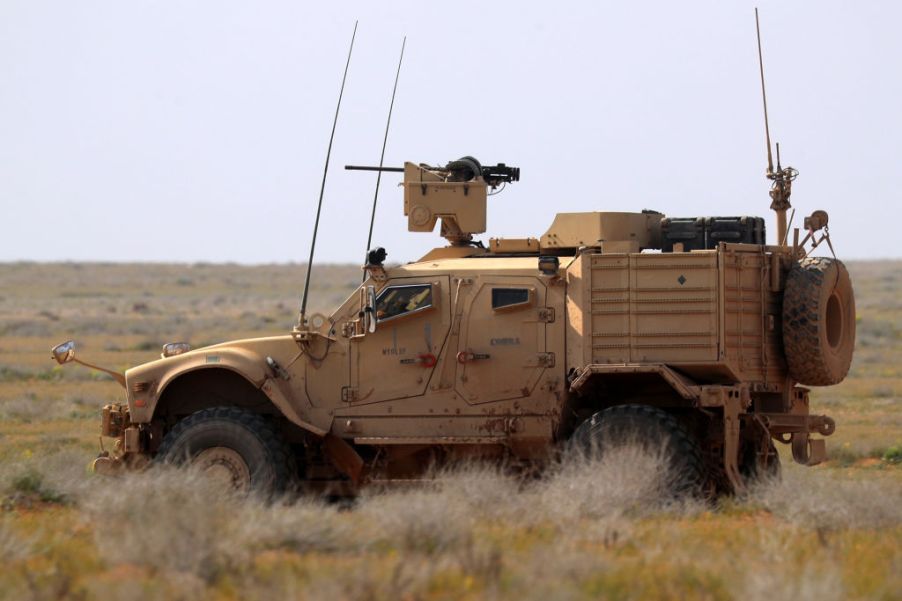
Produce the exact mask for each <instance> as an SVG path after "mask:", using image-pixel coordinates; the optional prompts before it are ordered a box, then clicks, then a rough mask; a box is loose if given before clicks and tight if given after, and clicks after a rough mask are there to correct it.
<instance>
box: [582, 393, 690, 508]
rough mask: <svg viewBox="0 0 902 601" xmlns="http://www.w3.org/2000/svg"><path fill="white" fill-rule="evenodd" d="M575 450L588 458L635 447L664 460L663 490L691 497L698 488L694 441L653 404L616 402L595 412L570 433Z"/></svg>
mask: <svg viewBox="0 0 902 601" xmlns="http://www.w3.org/2000/svg"><path fill="white" fill-rule="evenodd" d="M573 442H574V444H575V445H576V447H577V449H578V450H579V451H581V452H582V453H583V454H585V455H587V456H588V457H590V458H598V459H600V458H603V457H604V455H605V454H606V453H610V452H611V451H615V450H617V449H623V448H626V447H628V446H638V447H639V448H640V449H641V450H642V451H645V452H647V453H649V454H650V455H651V456H652V457H655V458H659V459H660V460H661V461H663V462H664V463H665V466H664V472H665V473H664V482H661V486H662V488H663V491H662V492H664V493H666V494H669V495H672V496H675V497H683V496H692V495H695V494H698V493H699V492H700V491H701V487H702V484H703V482H704V479H705V470H704V461H703V460H702V453H701V450H700V448H699V445H698V443H697V442H696V441H695V439H694V438H693V437H692V435H691V434H690V433H689V432H688V431H687V430H686V428H684V427H683V426H682V425H681V424H680V423H679V422H678V421H677V420H676V418H675V417H674V416H673V415H671V414H669V413H667V412H666V411H662V410H661V409H657V408H655V407H648V406H646V405H618V406H616V407H609V408H608V409H605V410H603V411H599V412H598V413H596V414H594V415H593V416H592V417H591V418H589V419H588V420H586V421H585V422H583V423H582V424H580V426H579V427H578V428H577V429H576V431H575V432H574V433H573Z"/></svg>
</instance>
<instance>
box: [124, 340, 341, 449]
mask: <svg viewBox="0 0 902 601" xmlns="http://www.w3.org/2000/svg"><path fill="white" fill-rule="evenodd" d="M209 369H216V370H228V371H231V372H234V373H236V374H238V375H239V376H241V377H242V378H244V379H245V380H246V381H247V382H248V383H249V384H250V385H251V386H253V387H254V388H256V389H258V390H260V391H261V392H262V393H263V394H264V395H266V397H267V398H268V399H269V400H270V402H272V404H273V405H274V406H275V407H276V409H278V410H279V412H280V413H281V414H282V415H284V416H285V418H286V419H287V420H288V421H290V422H292V423H293V424H295V425H297V426H298V427H300V428H303V429H304V430H306V431H308V432H310V433H312V434H315V435H317V436H324V435H325V434H326V433H327V432H328V430H325V429H323V428H321V427H319V426H316V425H315V424H312V423H310V422H309V421H307V420H306V419H304V418H303V417H302V416H301V414H300V413H299V412H298V410H297V409H296V408H295V406H294V405H293V404H292V403H291V402H290V400H289V396H288V395H287V394H286V393H285V391H284V389H283V387H282V385H281V381H279V380H277V379H275V378H273V377H272V375H271V374H270V373H269V370H268V368H267V367H266V362H265V361H264V359H263V357H261V356H259V355H258V354H257V353H254V352H252V351H250V350H246V349H234V348H233V349H216V350H215V351H214V350H212V349H211V350H205V351H200V352H196V353H191V354H188V355H185V356H184V357H182V360H181V361H178V362H174V363H173V364H172V365H170V366H167V369H165V370H163V371H162V372H160V373H158V374H145V373H142V374H141V375H135V374H133V373H130V372H129V373H126V387H127V388H126V389H127V391H128V405H129V413H130V415H131V420H132V421H133V422H134V423H147V422H149V421H150V420H151V419H152V418H153V416H154V414H155V412H156V407H157V404H158V402H159V400H160V398H161V397H162V396H163V394H164V392H165V391H166V389H167V388H168V387H169V386H170V385H171V384H172V383H173V382H175V381H176V380H178V379H179V378H181V377H182V376H184V375H186V374H189V373H194V372H198V371H201V370H209ZM154 376H155V377H154ZM148 378H149V379H150V380H149V381H148ZM154 380H155V382H154ZM143 384H146V385H147V386H148V389H147V390H146V391H144V392H139V389H140V388H141V385H143ZM142 396H143V397H144V398H141V397H142Z"/></svg>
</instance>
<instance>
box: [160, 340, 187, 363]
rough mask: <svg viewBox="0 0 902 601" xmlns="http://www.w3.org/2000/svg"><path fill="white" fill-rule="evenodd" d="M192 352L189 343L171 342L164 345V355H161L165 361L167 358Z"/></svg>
mask: <svg viewBox="0 0 902 601" xmlns="http://www.w3.org/2000/svg"><path fill="white" fill-rule="evenodd" d="M190 350H191V345H190V344H188V343H187V342H170V343H168V344H164V345H163V353H162V354H161V355H160V356H161V357H163V358H164V359H165V358H166V357H174V356H175V355H181V354H182V353H187V352H188V351H190Z"/></svg>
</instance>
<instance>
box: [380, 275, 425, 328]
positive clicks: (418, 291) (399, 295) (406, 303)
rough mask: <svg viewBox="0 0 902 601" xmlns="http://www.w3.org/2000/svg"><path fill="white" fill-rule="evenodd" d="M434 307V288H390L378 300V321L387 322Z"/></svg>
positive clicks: (418, 285)
mask: <svg viewBox="0 0 902 601" xmlns="http://www.w3.org/2000/svg"><path fill="white" fill-rule="evenodd" d="M430 307H432V286H431V285H429V284H414V285H411V286H389V287H388V288H386V289H385V290H383V291H382V292H380V293H379V296H378V298H376V319H377V320H378V321H386V320H388V319H394V318H396V317H401V316H402V315H408V314H410V313H415V312H417V311H423V310H426V309H428V308H430Z"/></svg>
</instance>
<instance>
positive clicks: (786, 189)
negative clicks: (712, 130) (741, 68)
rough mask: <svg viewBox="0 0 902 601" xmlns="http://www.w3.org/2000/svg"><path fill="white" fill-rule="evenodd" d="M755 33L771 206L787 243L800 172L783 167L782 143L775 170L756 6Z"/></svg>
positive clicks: (780, 242)
mask: <svg viewBox="0 0 902 601" xmlns="http://www.w3.org/2000/svg"><path fill="white" fill-rule="evenodd" d="M755 33H756V34H757V35H758V68H759V70H760V72H761V99H762V101H763V102H764V135H765V137H766V138H767V179H769V180H771V181H772V182H773V184H771V188H770V198H771V203H770V208H771V209H773V211H774V212H775V213H776V214H777V244H778V245H785V244H786V242H785V240H786V233H787V225H786V211H788V210H789V209H790V208H791V206H792V205H790V204H789V195H790V194H792V182H793V180H794V179H795V178H796V177H798V175H799V172H798V170H796V169H793V168H792V167H786V168H783V166H781V165H780V145H779V144H777V169H776V171H775V170H774V158H773V151H772V150H771V144H770V125H769V124H768V119H767V93H766V92H765V91H764V58H763V56H762V53H761V26H760V25H759V24H758V8H757V7H755Z"/></svg>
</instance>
